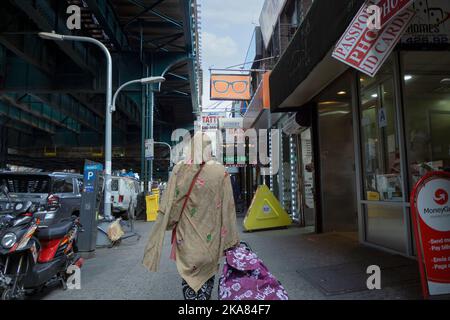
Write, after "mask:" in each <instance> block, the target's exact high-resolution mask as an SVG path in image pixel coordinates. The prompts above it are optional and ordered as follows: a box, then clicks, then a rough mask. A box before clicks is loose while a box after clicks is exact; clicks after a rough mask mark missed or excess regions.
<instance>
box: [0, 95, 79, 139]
mask: <svg viewBox="0 0 450 320" xmlns="http://www.w3.org/2000/svg"><path fill="white" fill-rule="evenodd" d="M0 99H2V100H3V101H5V102H7V103H9V104H10V105H12V106H14V107H16V108H18V109H20V110H22V111H24V112H27V113H28V114H30V115H32V116H34V117H36V118H39V119H43V120H46V121H48V122H50V123H52V124H54V125H55V127H61V128H65V129H68V130H70V131H73V132H75V133H79V132H80V129H81V124H80V123H79V122H78V121H77V120H76V119H74V118H72V117H70V116H67V115H66V114H65V113H63V112H62V111H61V110H58V109H56V108H54V107H51V106H49V105H48V104H46V103H44V102H42V101H40V100H38V99H36V98H35V97H33V96H30V95H28V94H23V95H22V94H17V93H8V94H3V95H1V96H0Z"/></svg>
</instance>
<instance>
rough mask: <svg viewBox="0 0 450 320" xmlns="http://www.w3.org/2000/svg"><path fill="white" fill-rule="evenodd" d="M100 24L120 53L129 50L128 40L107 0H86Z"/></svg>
mask: <svg viewBox="0 0 450 320" xmlns="http://www.w3.org/2000/svg"><path fill="white" fill-rule="evenodd" d="M84 1H85V2H86V4H87V5H88V7H89V9H90V10H91V11H92V13H94V14H95V17H96V18H97V20H98V21H99V22H100V24H101V26H102V27H103V29H104V31H105V33H106V34H107V35H108V37H109V39H110V40H111V41H112V42H113V43H114V46H115V47H116V49H117V50H119V51H124V50H128V49H129V44H128V39H127V37H126V35H125V33H124V32H123V30H122V27H121V26H120V23H119V21H118V20H117V17H116V14H115V12H114V9H113V8H112V7H111V5H110V3H109V2H108V1H107V0H84Z"/></svg>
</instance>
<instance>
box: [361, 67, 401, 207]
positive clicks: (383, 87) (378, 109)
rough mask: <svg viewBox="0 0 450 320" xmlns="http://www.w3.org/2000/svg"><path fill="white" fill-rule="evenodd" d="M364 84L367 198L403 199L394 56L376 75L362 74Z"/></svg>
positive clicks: (364, 143) (375, 199) (382, 199)
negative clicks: (371, 76)
mask: <svg viewBox="0 0 450 320" xmlns="http://www.w3.org/2000/svg"><path fill="white" fill-rule="evenodd" d="M360 87H361V98H360V101H361V102H360V103H361V113H360V114H361V119H360V123H361V139H362V155H363V168H364V198H365V200H369V201H398V202H400V201H402V200H403V198H402V197H403V187H402V174H401V168H400V151H399V137H398V132H397V126H396V122H397V112H396V106H395V101H396V94H397V93H396V92H395V90H394V67H393V63H392V59H391V60H390V61H388V62H386V63H385V65H384V67H383V69H382V70H380V71H379V73H378V74H377V75H376V77H374V78H370V77H368V76H365V75H361V76H360Z"/></svg>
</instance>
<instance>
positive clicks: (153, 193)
mask: <svg viewBox="0 0 450 320" xmlns="http://www.w3.org/2000/svg"><path fill="white" fill-rule="evenodd" d="M152 195H155V196H157V197H158V200H157V202H158V203H159V198H160V192H159V189H152Z"/></svg>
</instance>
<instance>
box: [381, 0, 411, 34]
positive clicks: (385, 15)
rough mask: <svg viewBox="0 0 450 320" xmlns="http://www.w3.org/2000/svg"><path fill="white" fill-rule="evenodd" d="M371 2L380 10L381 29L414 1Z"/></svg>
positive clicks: (386, 0)
mask: <svg viewBox="0 0 450 320" xmlns="http://www.w3.org/2000/svg"><path fill="white" fill-rule="evenodd" d="M372 2H373V4H375V5H377V6H379V7H380V8H381V28H383V27H385V26H386V24H387V23H388V22H390V21H391V19H392V18H393V17H395V16H396V15H397V14H399V13H400V12H401V11H402V10H404V9H406V8H407V7H409V6H410V5H411V4H412V3H413V2H414V0H373V1H372Z"/></svg>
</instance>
